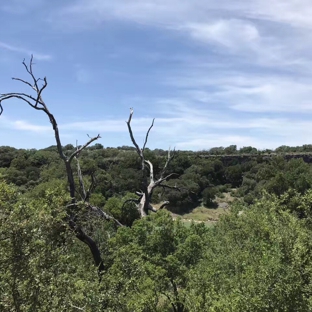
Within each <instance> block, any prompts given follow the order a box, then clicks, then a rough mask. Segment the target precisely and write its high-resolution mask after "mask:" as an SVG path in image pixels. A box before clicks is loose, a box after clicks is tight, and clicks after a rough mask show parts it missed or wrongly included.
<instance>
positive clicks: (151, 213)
mask: <svg viewBox="0 0 312 312" xmlns="http://www.w3.org/2000/svg"><path fill="white" fill-rule="evenodd" d="M32 61H33V60H32V58H31V60H30V63H29V65H28V64H26V63H25V61H24V62H23V64H24V67H25V69H26V71H27V73H28V74H29V76H30V79H31V82H28V81H26V80H24V79H19V78H15V80H17V81H19V82H21V83H23V84H26V85H27V86H28V87H31V89H32V91H34V95H28V94H26V93H8V94H1V95H0V115H1V114H2V113H3V111H4V109H3V102H5V101H6V100H9V99H11V98H15V99H18V100H20V101H24V102H25V103H26V104H28V105H29V106H31V107H32V109H35V110H39V111H41V112H43V113H44V114H45V116H46V117H48V118H49V121H50V123H51V125H52V129H53V131H54V135H55V139H56V146H51V147H49V148H46V149H41V150H35V149H31V150H23V149H15V148H12V147H7V146H3V147H0V277H1V278H0V311H8V312H10V311H12V312H13V311H17V312H24V311H39V312H40V311H49V312H50V311H51V312H53V311H55V312H56V311H91V312H93V311H116V312H123V311H124V312H127V311H128V312H133V311H137V312H139V311H141V312H150V311H155V312H156V311H165V312H166V311H167V312H169V311H174V312H196V311H198V312H201V311H214V312H218V311H219V312H224V311H225V312H226V311H237V312H240V311H251V312H253V311H259V312H260V311H261V312H262V311H299V312H300V311H302V312H305V311H312V283H311V282H312V263H311V256H312V241H311V235H312V210H311V207H312V190H311V185H312V174H311V165H310V162H311V161H310V158H309V157H310V156H307V155H310V153H311V151H312V146H311V145H304V146H302V147H296V148H290V147H287V146H282V147H280V148H278V149H276V150H275V151H271V150H266V151H258V150H256V149H255V148H253V147H244V148H242V149H240V150H237V148H236V146H234V145H232V146H229V147H227V148H223V147H218V148H213V149H211V150H209V151H201V152H191V151H184V152H183V151H179V152H177V153H175V154H174V153H172V154H170V153H167V152H165V151H163V150H154V151H151V150H149V149H148V148H146V143H147V139H148V134H149V131H150V130H151V128H152V126H153V123H152V125H151V127H150V128H149V129H148V131H147V134H146V140H145V143H144V145H143V147H139V146H138V145H137V143H136V141H135V138H134V136H133V133H132V129H131V118H132V114H133V110H131V112H130V116H129V120H128V122H127V126H128V131H129V134H130V138H131V141H132V143H133V146H134V147H122V148H104V147H103V146H102V145H101V144H99V143H96V144H94V145H93V146H92V145H91V143H93V142H95V141H96V140H97V139H99V137H100V136H99V135H98V136H96V137H94V138H89V141H88V142H87V143H86V144H85V145H83V146H77V147H74V146H72V145H66V146H62V144H61V135H60V133H59V131H58V126H57V122H56V120H55V118H54V116H53V114H52V113H51V112H50V111H49V109H48V107H47V105H46V104H45V102H44V100H43V98H42V92H43V90H44V89H45V88H46V87H47V79H46V78H44V79H37V78H36V77H35V76H34V74H33V71H32V65H33V63H32ZM39 82H42V86H39ZM173 156H175V157H173ZM225 194H227V195H228V196H229V194H230V195H231V198H232V199H234V201H233V200H232V204H231V207H230V209H228V208H227V209H225V210H226V211H227V213H224V215H223V217H221V218H220V220H219V221H218V222H217V223H216V224H215V225H214V226H207V225H206V224H205V223H202V222H192V223H191V224H188V225H187V224H186V223H184V222H183V221H182V219H180V218H179V217H177V214H181V215H182V214H185V213H188V212H190V211H192V210H193V209H194V208H195V207H198V206H200V207H202V208H203V209H206V208H205V207H210V208H212V209H213V208H216V207H217V205H218V202H217V201H216V198H220V197H222V196H225ZM157 204H159V205H157ZM155 207H158V209H156V208H155ZM164 207H166V208H167V209H163V208H164ZM172 212H174V213H175V215H172Z"/></svg>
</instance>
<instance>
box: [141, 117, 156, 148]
mask: <svg viewBox="0 0 312 312" xmlns="http://www.w3.org/2000/svg"><path fill="white" fill-rule="evenodd" d="M154 120H155V118H153V121H152V124H151V125H150V127H149V128H148V130H147V132H146V136H145V142H144V145H143V148H142V152H144V150H145V146H146V143H147V140H148V135H149V133H150V131H151V129H152V128H153V126H154Z"/></svg>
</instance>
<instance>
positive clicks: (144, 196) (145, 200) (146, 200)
mask: <svg viewBox="0 0 312 312" xmlns="http://www.w3.org/2000/svg"><path fill="white" fill-rule="evenodd" d="M132 116H133V109H132V108H131V109H130V115H129V118H128V121H127V126H128V131H129V134H130V139H131V141H132V143H133V145H134V146H135V149H136V151H137V154H138V155H139V157H140V160H141V170H142V191H141V192H137V193H136V194H137V195H138V196H140V198H139V203H138V204H137V207H138V210H139V212H140V214H141V217H144V216H146V215H147V214H148V211H149V210H151V211H155V212H156V209H155V208H154V207H153V206H152V205H151V204H150V201H151V198H152V194H153V191H154V189H155V188H156V187H158V186H161V185H162V183H163V182H164V181H167V180H169V179H170V178H171V177H172V176H173V175H175V173H170V174H168V175H165V173H166V170H167V169H168V165H169V163H170V161H171V160H172V159H173V158H174V154H175V150H173V153H172V154H171V151H170V149H169V151H168V156H167V159H166V163H165V165H164V167H163V168H162V171H161V173H160V177H159V178H158V179H157V180H155V176H154V167H153V164H152V162H151V161H149V160H147V159H145V156H144V150H145V148H146V144H147V141H148V137H149V133H150V131H151V129H152V127H153V126H154V120H155V119H153V121H152V124H151V126H150V127H149V128H148V130H147V132H146V136H145V141H144V144H143V147H142V149H141V148H140V147H139V145H138V144H137V142H136V140H135V138H134V136H133V131H132V128H131V120H132ZM145 165H147V166H146V167H145ZM146 168H147V170H148V172H149V174H147V172H146V171H147V170H146ZM167 204H168V203H166V204H165V205H167ZM165 205H163V207H164V206H165ZM163 207H162V208H163Z"/></svg>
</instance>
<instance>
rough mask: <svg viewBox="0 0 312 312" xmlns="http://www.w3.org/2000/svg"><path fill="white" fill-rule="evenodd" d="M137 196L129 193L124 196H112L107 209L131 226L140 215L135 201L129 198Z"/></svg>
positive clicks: (123, 222) (107, 203) (106, 206)
mask: <svg viewBox="0 0 312 312" xmlns="http://www.w3.org/2000/svg"><path fill="white" fill-rule="evenodd" d="M137 198H138V197H137V196H136V195H135V194H132V193H127V194H126V195H125V196H124V197H122V198H120V197H111V198H109V199H108V200H107V202H106V204H105V207H104V209H105V211H106V212H107V213H109V214H110V215H112V216H113V217H114V218H116V219H117V220H119V221H120V222H121V223H122V224H124V225H127V226H131V225H132V223H133V222H134V221H135V220H136V219H138V218H139V217H140V214H139V212H138V208H137V206H136V204H135V203H133V202H131V201H129V200H132V199H133V200H137ZM127 201H129V202H127Z"/></svg>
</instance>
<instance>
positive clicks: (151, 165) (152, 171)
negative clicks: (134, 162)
mask: <svg viewBox="0 0 312 312" xmlns="http://www.w3.org/2000/svg"><path fill="white" fill-rule="evenodd" d="M144 161H145V163H146V164H148V166H149V172H150V182H152V183H154V167H153V164H152V163H151V162H150V161H149V160H144Z"/></svg>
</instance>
